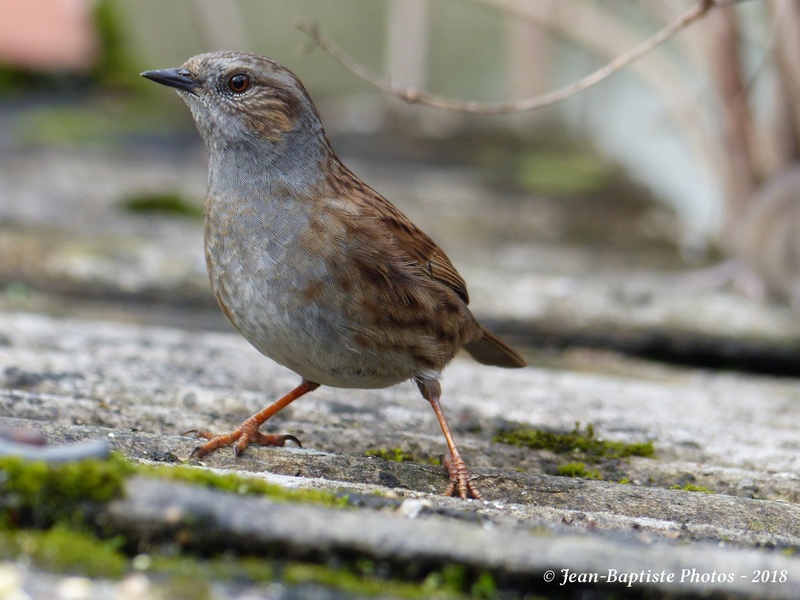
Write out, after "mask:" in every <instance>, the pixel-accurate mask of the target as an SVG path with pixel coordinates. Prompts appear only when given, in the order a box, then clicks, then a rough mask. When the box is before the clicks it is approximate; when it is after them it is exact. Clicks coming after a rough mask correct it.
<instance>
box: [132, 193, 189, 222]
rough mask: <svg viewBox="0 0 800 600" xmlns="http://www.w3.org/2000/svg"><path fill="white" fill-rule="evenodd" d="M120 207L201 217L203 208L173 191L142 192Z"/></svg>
mask: <svg viewBox="0 0 800 600" xmlns="http://www.w3.org/2000/svg"><path fill="white" fill-rule="evenodd" d="M122 208H123V209H124V210H125V211H127V212H130V213H134V214H162V215H175V216H179V217H190V218H193V219H202V218H203V210H202V209H201V208H200V207H198V206H196V205H194V204H192V203H191V202H187V201H186V200H185V199H184V198H183V197H182V196H180V195H179V194H175V193H164V194H142V195H138V196H132V197H131V198H128V199H127V200H125V201H124V202H123V203H122Z"/></svg>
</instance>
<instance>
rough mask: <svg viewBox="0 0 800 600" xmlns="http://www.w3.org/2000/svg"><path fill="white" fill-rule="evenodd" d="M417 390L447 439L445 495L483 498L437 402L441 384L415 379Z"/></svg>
mask: <svg viewBox="0 0 800 600" xmlns="http://www.w3.org/2000/svg"><path fill="white" fill-rule="evenodd" d="M417 385H418V386H419V391H420V392H422V397H423V398H425V400H427V401H428V402H430V403H431V407H432V408H433V412H435V413H436V418H437V419H438V420H439V425H441V427H442V432H444V439H445V440H446V441H447V448H448V449H449V450H450V456H447V457H445V459H444V466H445V468H446V469H447V474H448V475H449V477H450V484H449V485H448V486H447V489H446V490H445V491H444V495H445V496H455V495H456V494H458V496H460V497H461V498H470V497H472V498H475V499H476V500H483V496H481V493H480V492H479V491H478V488H477V487H476V486H475V485H474V484H473V483H472V481H471V480H470V474H469V471H468V470H467V465H466V464H465V463H464V460H463V459H462V458H461V454H460V453H459V452H458V448H456V443H455V441H453V434H452V433H451V432H450V426H449V425H448V424H447V419H445V416H444V411H443V410H442V406H441V404H440V403H439V396H441V395H442V386H441V385H440V384H439V382H438V381H437V380H435V379H434V380H425V381H417Z"/></svg>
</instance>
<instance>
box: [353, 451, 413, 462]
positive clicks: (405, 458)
mask: <svg viewBox="0 0 800 600" xmlns="http://www.w3.org/2000/svg"><path fill="white" fill-rule="evenodd" d="M364 456H377V457H378V458H382V459H383V460H389V461H391V462H415V461H416V460H417V459H416V458H415V457H414V455H413V454H411V453H410V452H406V451H405V450H403V449H402V448H377V449H370V450H367V451H366V452H364Z"/></svg>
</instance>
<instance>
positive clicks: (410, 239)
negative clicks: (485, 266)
mask: <svg viewBox="0 0 800 600" xmlns="http://www.w3.org/2000/svg"><path fill="white" fill-rule="evenodd" d="M371 200H372V201H373V202H374V206H375V208H376V209H377V210H378V212H379V213H380V215H381V220H382V221H383V223H384V225H386V229H387V230H388V231H389V232H390V233H391V234H392V235H393V236H394V237H395V239H396V240H397V242H398V244H399V246H400V248H401V249H402V250H403V251H404V252H405V253H406V254H408V256H410V257H411V258H412V259H413V260H415V261H416V262H418V263H420V264H421V265H422V266H423V267H424V268H425V271H427V272H428V273H429V274H430V276H431V277H432V278H433V279H436V280H437V281H440V282H442V283H444V284H445V285H446V286H448V287H450V288H451V289H452V290H453V291H454V292H455V293H456V294H458V295H459V297H460V298H461V299H462V300H463V301H464V303H465V304H469V295H468V294H467V284H466V282H465V281H464V279H463V278H462V277H461V275H459V273H458V271H456V268H455V267H454V266H453V263H451V262H450V259H449V258H447V255H446V254H445V253H444V251H443V250H442V249H441V248H439V246H437V245H436V242H434V241H433V240H432V239H431V238H429V237H428V235H427V234H426V233H425V232H423V231H422V230H421V229H419V228H418V227H417V226H416V225H414V223H412V222H411V221H410V220H409V219H408V217H406V216H405V215H404V214H403V213H401V212H400V211H399V210H397V208H396V207H395V206H394V205H393V204H391V203H390V202H389V201H388V200H386V199H385V198H384V197H382V196H380V195H379V194H377V193H376V194H375V195H374V198H371Z"/></svg>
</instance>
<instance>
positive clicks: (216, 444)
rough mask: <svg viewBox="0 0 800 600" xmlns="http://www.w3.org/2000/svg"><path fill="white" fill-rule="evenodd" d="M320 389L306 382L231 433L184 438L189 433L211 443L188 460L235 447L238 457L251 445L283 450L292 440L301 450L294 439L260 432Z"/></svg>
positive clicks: (200, 434) (203, 446)
mask: <svg viewBox="0 0 800 600" xmlns="http://www.w3.org/2000/svg"><path fill="white" fill-rule="evenodd" d="M318 387H319V384H318V383H314V382H312V381H305V380H303V383H301V384H300V385H298V386H297V387H296V388H294V389H293V390H292V391H291V392H289V393H288V394H286V395H285V396H283V397H282V398H281V399H280V400H277V401H276V402H274V403H272V404H270V405H269V406H267V407H266V408H265V409H263V410H261V411H259V412H257V413H256V414H254V415H253V416H252V417H250V418H249V419H247V420H245V421H244V422H243V423H242V424H241V425H239V427H237V428H236V429H234V430H233V431H232V432H230V433H223V434H220V435H214V434H213V433H211V432H209V431H200V430H195V429H193V430H191V431H187V432H185V433H184V435H186V434H188V433H194V434H195V435H196V436H197V437H199V438H205V439H207V440H208V441H207V442H206V443H204V444H200V445H199V446H197V447H196V448H195V449H194V450H192V454H191V455H190V457H189V458H200V457H202V456H205V455H206V454H208V453H209V452H213V451H214V450H216V449H217V448H222V447H223V446H233V453H234V454H235V455H236V456H238V455H239V454H241V453H242V452H243V451H244V449H245V448H247V446H249V445H250V444H254V445H259V446H283V445H284V444H285V443H286V440H292V441H293V442H295V443H296V444H297V445H298V446H301V444H300V440H298V439H297V438H296V437H294V436H293V435H272V434H265V433H261V432H260V431H259V430H258V429H259V427H261V426H262V425H263V424H264V423H265V422H266V421H267V419H269V418H270V417H271V416H272V415H274V414H276V413H277V412H279V411H280V410H281V409H283V408H285V407H286V406H288V405H289V404H291V403H292V402H294V401H295V400H297V399H298V398H299V397H300V396H304V395H305V394H307V393H308V392H313V391H314V390H315V389H317V388H318Z"/></svg>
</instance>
